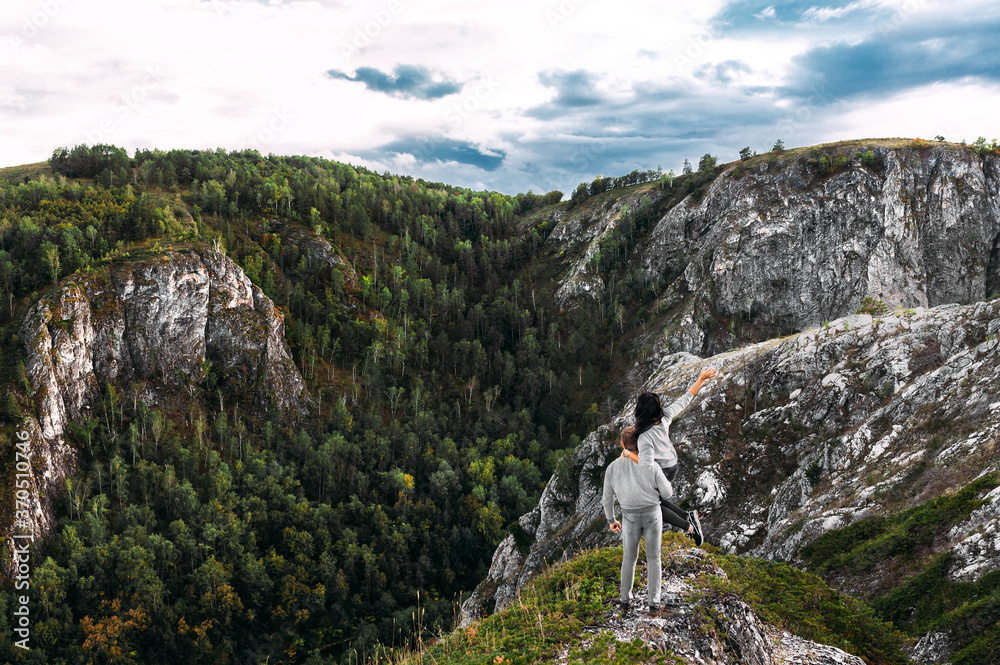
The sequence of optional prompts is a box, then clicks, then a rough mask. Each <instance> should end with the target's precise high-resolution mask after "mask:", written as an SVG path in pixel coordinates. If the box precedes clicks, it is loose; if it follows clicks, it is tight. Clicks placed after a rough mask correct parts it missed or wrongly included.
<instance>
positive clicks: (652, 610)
mask: <svg viewBox="0 0 1000 665" xmlns="http://www.w3.org/2000/svg"><path fill="white" fill-rule="evenodd" d="M662 607H663V605H661V604H660V603H650V604H649V613H650V614H656V613H657V612H659V611H660V609H661V608H662Z"/></svg>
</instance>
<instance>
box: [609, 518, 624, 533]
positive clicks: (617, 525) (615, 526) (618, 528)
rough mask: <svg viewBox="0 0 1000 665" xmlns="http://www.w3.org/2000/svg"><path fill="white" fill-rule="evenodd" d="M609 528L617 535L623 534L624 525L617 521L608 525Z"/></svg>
mask: <svg viewBox="0 0 1000 665" xmlns="http://www.w3.org/2000/svg"><path fill="white" fill-rule="evenodd" d="M608 528H609V529H611V530H612V531H614V532H615V533H621V532H622V523H621V522H619V521H618V520H615V521H614V522H612V523H611V524H609V525H608Z"/></svg>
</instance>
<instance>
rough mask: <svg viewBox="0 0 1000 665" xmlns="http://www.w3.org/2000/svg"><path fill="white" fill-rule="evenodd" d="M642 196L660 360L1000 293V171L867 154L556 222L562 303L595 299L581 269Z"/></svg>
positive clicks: (856, 147) (938, 148)
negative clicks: (868, 301)
mask: <svg viewBox="0 0 1000 665" xmlns="http://www.w3.org/2000/svg"><path fill="white" fill-rule="evenodd" d="M824 160H825V161H824ZM838 160H839V161H838ZM831 164H833V165H835V167H834V166H831ZM643 196H646V197H648V198H649V202H650V204H652V205H653V206H654V208H655V209H656V210H658V211H659V212H660V213H662V216H661V217H660V219H659V221H658V222H657V223H656V224H655V227H654V228H653V229H652V231H651V232H650V233H649V234H648V236H647V237H645V238H643V239H642V240H641V241H640V244H639V250H640V255H641V259H639V261H638V263H639V264H640V266H641V270H642V271H643V272H644V273H645V277H646V278H647V279H649V280H650V281H652V282H654V283H659V284H660V288H661V292H660V296H659V306H658V311H659V310H660V309H663V310H665V311H668V312H669V314H668V316H667V317H666V318H665V319H664V321H663V325H662V327H661V329H666V343H667V345H668V347H669V349H668V350H670V351H674V352H677V351H687V352H690V353H694V354H697V355H705V354H709V355H712V354H715V353H718V352H720V351H723V350H726V349H728V348H731V347H732V346H733V345H734V344H735V343H736V342H737V340H738V339H740V338H746V337H748V336H749V338H750V339H754V340H755V341H761V340H762V339H765V338H766V337H767V336H769V335H771V334H774V333H775V332H776V331H777V332H781V333H783V334H787V333H788V332H793V331H799V330H803V329H805V328H808V327H810V326H815V325H819V324H821V323H822V322H823V321H825V320H831V319H835V318H838V317H841V316H845V315H847V314H850V313H853V312H855V311H857V310H858V309H859V308H860V307H861V305H862V302H863V301H864V299H865V298H866V297H870V298H872V299H874V300H881V301H882V302H884V303H885V304H886V305H887V307H888V308H889V309H893V308H895V307H896V306H902V307H907V308H909V307H934V306H936V305H940V304H945V303H971V302H976V301H978V300H982V299H984V298H985V297H987V296H989V295H993V294H995V293H997V292H1000V268H998V262H1000V258H998V255H1000V158H998V157H997V156H995V155H992V154H990V155H987V156H984V157H981V156H980V155H978V154H977V153H976V152H974V151H973V150H971V149H967V148H962V147H958V146H949V145H945V144H937V145H935V146H933V147H931V146H927V147H920V146H919V145H913V144H901V143H898V142H897V143H891V142H887V141H871V142H856V144H834V145H832V146H820V147H818V148H813V149H805V150H801V151H793V152H790V153H786V154H782V155H774V154H771V155H762V156H759V157H755V158H754V159H752V160H750V161H748V162H740V163H737V164H735V165H731V166H729V167H728V168H726V169H725V170H723V171H722V172H721V174H720V175H719V176H718V177H716V178H715V179H714V180H713V181H712V182H711V184H710V185H706V188H705V189H704V190H700V191H698V192H696V193H693V194H691V195H689V196H687V197H686V198H684V199H683V200H682V201H680V202H679V203H677V204H676V205H673V204H669V203H668V202H669V201H670V200H672V199H671V195H670V190H669V189H663V188H661V187H660V186H659V185H646V186H643V187H639V188H636V189H634V190H632V191H630V192H629V193H627V194H626V195H625V196H622V197H621V198H618V199H615V200H611V199H607V200H605V199H604V198H602V197H595V198H594V199H593V200H592V201H591V202H588V204H586V205H584V206H582V207H581V208H579V209H577V210H575V211H573V212H572V213H570V214H561V215H560V217H559V224H558V226H557V227H556V229H555V230H554V231H553V233H552V236H551V238H550V242H551V243H554V245H556V246H558V247H559V248H560V250H561V251H564V252H566V257H565V263H566V268H565V270H566V272H565V273H564V275H563V277H562V281H561V284H560V287H559V290H558V292H557V298H558V299H559V300H560V301H561V302H563V303H564V304H567V303H571V302H572V301H573V300H574V299H576V298H579V297H586V296H588V295H589V296H591V297H593V296H595V295H596V294H599V293H600V292H601V289H602V284H601V279H600V277H599V276H598V275H595V274H593V273H592V272H591V269H590V267H589V261H590V259H591V258H592V257H593V256H594V255H595V254H596V253H598V252H599V251H600V250H601V248H602V246H603V243H604V242H605V240H606V238H607V237H608V236H609V235H610V234H611V232H612V231H613V230H614V228H615V226H616V225H617V224H618V223H619V222H620V221H621V218H622V215H623V213H625V212H627V211H634V210H635V208H636V207H637V206H638V204H639V200H640V199H641V197H643ZM664 207H666V208H667V209H666V210H664V209H663V208H664ZM637 267H638V266H637ZM737 327H741V328H743V327H746V328H748V329H751V330H749V331H748V332H747V333H746V334H745V335H743V336H740V335H739V334H738V331H736V328H737ZM752 328H756V330H752ZM734 333H736V334H734Z"/></svg>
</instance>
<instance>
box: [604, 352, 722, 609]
mask: <svg viewBox="0 0 1000 665" xmlns="http://www.w3.org/2000/svg"><path fill="white" fill-rule="evenodd" d="M713 376H715V369H714V368H711V367H706V368H703V369H702V370H701V374H700V375H699V376H698V380H697V381H695V383H694V385H693V386H691V388H690V389H689V390H688V391H687V392H686V393H684V394H683V395H682V396H681V397H680V398H678V399H677V401H675V402H674V403H673V404H671V405H670V407H669V408H667V410H666V411H664V410H663V409H662V407H661V406H660V398H659V397H658V396H657V395H656V394H654V393H643V394H642V395H639V399H638V400H637V401H636V405H635V425H634V426H633V427H629V428H626V429H625V431H624V432H622V441H621V443H622V448H624V450H623V451H622V456H621V457H619V458H618V459H616V460H615V461H614V462H612V463H611V464H609V465H608V469H607V471H605V473H604V496H603V500H604V514H605V516H606V517H607V518H608V524H609V525H610V528H611V530H612V531H615V532H619V533H621V534H622V540H623V541H624V542H623V544H624V555H623V557H622V577H621V602H622V603H628V602H629V600H631V598H632V581H633V579H634V576H635V564H636V561H637V560H638V558H639V538H640V537H645V539H646V564H647V569H648V592H647V596H648V601H649V609H650V610H651V611H656V610H658V609H659V608H660V538H661V535H662V532H663V522H664V521H666V522H667V523H668V524H670V525H671V526H675V527H677V528H679V529H682V530H683V531H685V532H686V533H688V534H690V535H691V537H692V538H693V539H694V542H695V544H696V545H701V544H702V542H704V540H703V537H702V533H701V523H700V522H699V520H698V511H693V512H686V511H684V510H682V509H681V508H679V507H678V506H676V505H674V504H673V503H671V502H670V501H669V500H668V499H669V498H670V497H671V496H673V488H672V487H671V485H670V483H671V481H672V480H673V479H674V477H675V476H676V475H677V452H676V451H675V450H674V446H673V444H671V443H670V421H671V420H673V419H674V418H676V417H677V415H678V414H680V412H681V411H683V410H684V409H685V408H686V407H687V405H688V404H690V403H691V400H692V399H694V396H695V395H697V394H698V391H699V390H700V389H701V386H702V384H703V383H704V382H705V381H706V380H708V379H710V378H712V377H713ZM615 498H617V499H618V504H619V505H620V506H621V509H622V521H621V522H619V521H618V520H616V519H615V512H614V507H615Z"/></svg>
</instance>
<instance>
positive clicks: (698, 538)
mask: <svg viewBox="0 0 1000 665" xmlns="http://www.w3.org/2000/svg"><path fill="white" fill-rule="evenodd" d="M688 521H689V522H690V523H691V526H693V527H694V531H692V532H691V537H692V538H694V544H695V545H696V546H697V547H701V544H702V543H704V542H705V536H704V534H702V532H701V520H699V519H698V511H697V510H692V511H691V512H689V513H688Z"/></svg>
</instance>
